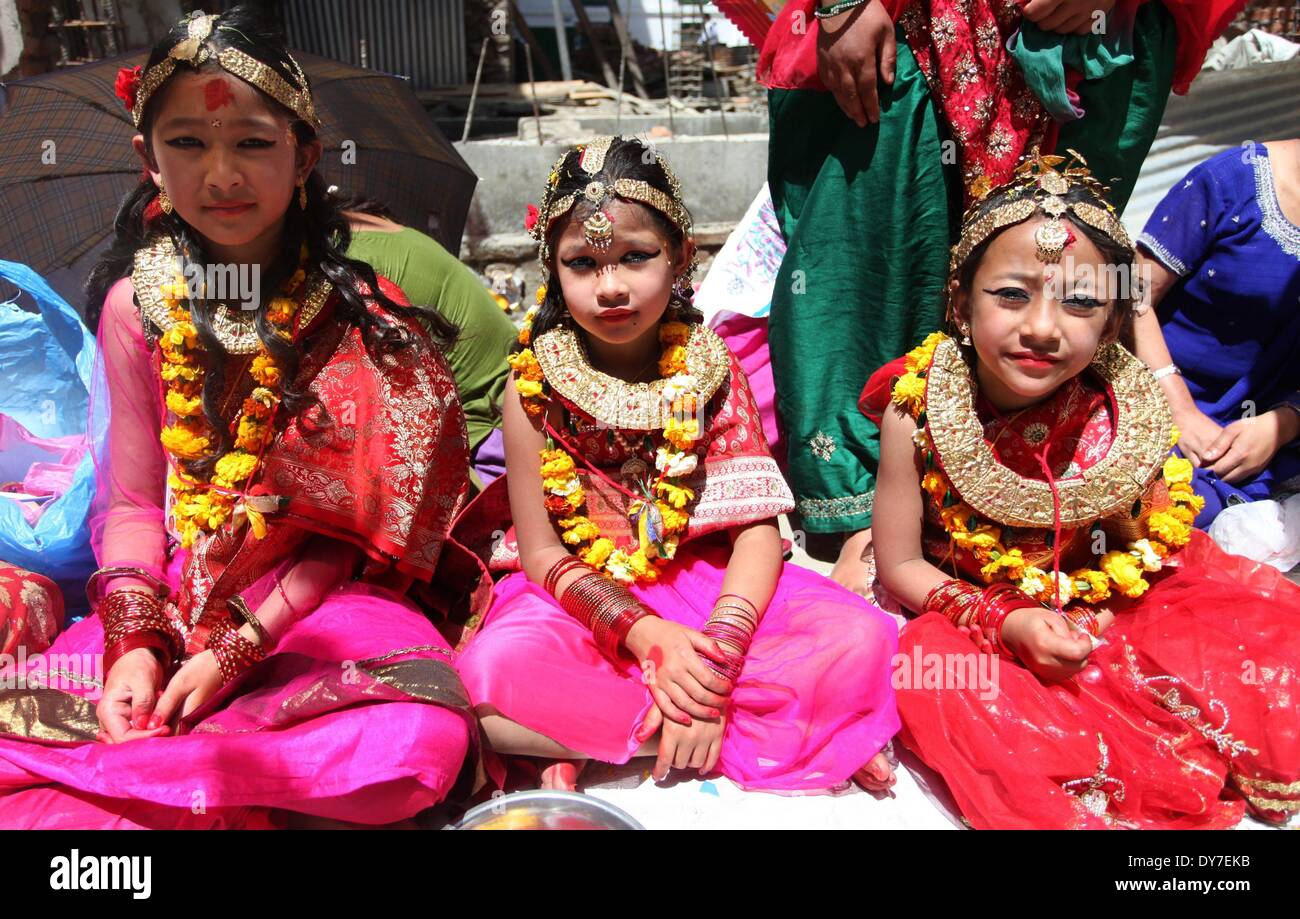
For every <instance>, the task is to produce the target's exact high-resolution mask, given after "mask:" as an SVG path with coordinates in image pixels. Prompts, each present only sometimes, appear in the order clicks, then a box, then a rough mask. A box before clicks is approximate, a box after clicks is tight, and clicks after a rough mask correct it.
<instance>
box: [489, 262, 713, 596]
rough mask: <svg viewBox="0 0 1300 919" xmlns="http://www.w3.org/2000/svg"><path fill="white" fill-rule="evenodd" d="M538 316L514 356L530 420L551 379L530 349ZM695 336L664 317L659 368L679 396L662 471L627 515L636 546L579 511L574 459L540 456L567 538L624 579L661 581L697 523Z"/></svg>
mask: <svg viewBox="0 0 1300 919" xmlns="http://www.w3.org/2000/svg"><path fill="white" fill-rule="evenodd" d="M545 295H546V293H545V288H544V287H543V288H539V289H538V293H537V299H538V302H539V303H540V302H541V301H542V299H543V298H544V297H545ZM536 315H537V309H532V310H530V311H529V312H528V314H527V315H526V316H525V317H524V322H523V325H522V327H521V328H520V331H519V343H520V344H521V345H523V346H524V347H523V349H522V350H520V351H518V352H516V353H515V354H512V355H510V357H509V358H508V360H509V363H510V367H511V369H513V370H514V372H515V390H516V391H517V392H518V393H519V396H520V399H521V401H522V402H523V406H524V410H525V411H526V412H528V414H529V416H531V417H538V416H540V415H542V414H543V413H544V412H545V411H546V405H547V402H548V401H549V397H548V395H547V392H546V386H545V381H546V377H545V375H544V374H543V373H542V368H541V365H539V364H538V363H537V357H536V355H534V354H533V352H532V350H531V349H530V348H529V347H528V345H529V344H531V342H532V328H533V320H534V318H535V317H536ZM690 335H691V329H690V326H688V325H686V324H685V323H682V322H665V323H663V324H662V325H661V326H660V327H659V343H660V345H661V346H662V348H663V350H662V353H661V355H660V358H659V372H660V374H661V375H662V376H665V377H667V378H668V382H669V388H670V389H671V390H672V391H674V392H676V393H677V395H676V397H675V398H674V399H673V401H672V404H671V410H670V417H669V420H668V422H667V424H666V425H665V426H664V431H663V439H664V441H665V443H664V444H662V445H661V446H660V447H659V449H658V450H657V451H656V455H655V468H656V469H657V470H659V476H658V478H657V479H655V481H654V482H653V484H651V483H646V485H645V491H646V497H645V498H643V499H638V500H635V501H633V502H632V504H631V505H630V507H629V508H628V515H629V517H631V519H632V520H633V522H634V523H635V525H636V528H637V545H636V546H635V547H633V546H631V545H629V546H624V547H620V546H618V545H616V544H615V543H614V541H613V540H612V539H610V538H608V537H606V536H602V535H601V530H600V527H599V526H597V525H596V524H595V523H594V522H593V521H592V520H591V519H590V518H589V517H586V516H585V515H583V514H582V513H580V511H581V509H582V506H583V504H585V503H586V494H585V493H584V492H583V490H582V486H581V484H580V480H579V478H578V469H577V464H576V463H575V462H574V459H573V457H572V456H570V455H569V454H568V453H567V452H566V451H565V450H563V449H560V448H557V447H555V446H553V445H548V447H547V448H546V449H545V450H542V451H541V454H540V457H541V461H542V466H541V473H542V488H543V490H544V491H545V493H546V508H547V511H548V512H549V513H550V514H551V517H552V519H553V520H554V521H555V522H556V525H557V526H558V527H559V528H560V531H561V533H560V538H561V539H562V540H563V541H564V543H565V544H566V545H569V546H572V547H573V551H574V554H575V555H577V556H578V557H579V558H581V559H582V560H583V561H584V562H586V563H587V564H588V565H591V566H592V567H593V568H595V569H596V570H598V571H601V572H603V573H605V574H606V575H608V576H609V577H611V578H613V579H614V580H616V581H619V582H620V583H624V584H632V583H637V582H649V581H653V580H655V578H657V577H658V576H659V567H660V566H662V565H663V564H665V563H666V562H668V561H669V560H670V559H672V557H673V555H674V554H675V553H676V551H677V542H678V539H679V538H680V536H681V534H682V533H684V532H685V531H686V527H687V526H688V524H689V523H690V519H691V518H690V512H689V511H688V510H687V506H688V505H689V504H690V502H691V501H694V500H695V492H694V491H693V490H692V489H690V488H688V487H687V486H686V485H685V479H686V477H687V476H689V475H690V474H691V472H693V471H694V469H695V466H696V463H697V457H696V456H695V454H694V453H693V452H691V451H692V449H693V448H694V446H695V444H696V442H697V441H698V440H699V439H700V437H701V436H702V432H701V430H700V423H699V421H698V419H697V418H696V417H695V414H696V411H697V410H698V404H697V401H696V398H695V396H694V394H693V392H692V389H693V388H694V379H693V378H692V377H691V376H690V375H689V373H688V372H687V365H686V343H687V341H689V340H690Z"/></svg>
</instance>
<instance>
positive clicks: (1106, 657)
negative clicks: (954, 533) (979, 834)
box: [896, 531, 1300, 829]
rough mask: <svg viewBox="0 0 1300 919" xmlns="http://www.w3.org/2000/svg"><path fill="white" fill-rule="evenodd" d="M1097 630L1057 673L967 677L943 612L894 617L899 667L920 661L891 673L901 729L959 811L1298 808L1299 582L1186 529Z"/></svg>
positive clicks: (1085, 813) (1048, 816)
mask: <svg viewBox="0 0 1300 919" xmlns="http://www.w3.org/2000/svg"><path fill="white" fill-rule="evenodd" d="M1104 637H1105V640H1106V644H1104V645H1103V646H1102V647H1100V648H1098V649H1097V650H1096V651H1095V652H1093V654H1092V657H1091V659H1090V663H1089V666H1088V667H1087V669H1085V670H1084V671H1083V672H1082V673H1080V674H1078V675H1076V676H1074V677H1072V678H1071V679H1069V680H1066V681H1064V682H1061V683H1056V684H1051V685H1048V684H1044V683H1043V682H1042V681H1041V680H1039V678H1038V677H1036V676H1035V675H1034V674H1033V673H1031V672H1030V671H1029V670H1027V669H1025V668H1024V667H1022V666H1020V665H1019V664H1018V663H1016V662H1013V661H1007V660H999V661H998V665H997V668H996V670H995V671H993V672H992V673H991V674H989V675H991V676H993V679H992V680H985V681H983V682H982V683H981V682H977V681H973V680H971V679H970V678H969V677H970V675H971V674H972V673H974V672H975V671H974V670H973V669H972V668H971V667H969V665H968V663H967V659H968V658H969V657H970V656H971V655H972V654H973V653H975V652H974V649H973V646H972V645H971V643H970V641H969V639H967V638H966V637H965V636H964V635H962V634H961V633H959V632H958V631H957V630H956V628H954V627H953V626H952V625H951V624H950V623H949V622H948V621H947V620H946V619H944V618H943V617H941V616H939V615H937V614H929V615H925V616H922V617H920V618H919V619H917V620H915V621H914V622H911V623H909V624H908V625H907V626H906V628H904V629H903V632H902V635H901V637H900V642H899V645H900V647H899V652H900V655H901V657H900V660H901V661H902V662H903V663H904V667H905V668H907V669H908V671H909V674H910V673H915V672H917V671H918V668H920V667H921V666H922V665H924V664H930V665H932V671H933V672H931V673H929V674H926V678H925V679H903V680H899V679H898V678H897V673H896V685H898V684H899V683H900V682H901V683H902V684H903V685H902V686H901V687H900V688H899V693H898V707H899V711H900V714H901V716H902V720H903V731H902V739H903V742H904V743H905V744H907V746H909V747H910V748H912V749H913V750H914V751H916V753H917V754H918V755H919V756H920V757H921V758H922V759H923V760H924V761H925V762H926V763H927V764H928V765H929V766H931V767H932V768H933V769H935V770H936V771H937V772H939V773H940V774H941V775H942V776H943V778H944V779H945V781H946V782H947V783H948V786H949V787H950V788H951V790H952V793H953V796H954V798H955V799H956V801H957V804H958V806H959V807H960V808H961V811H962V814H963V816H964V817H965V819H966V821H967V822H969V823H970V825H972V826H974V827H976V828H999V829H1010V828H1024V829H1028V828H1064V827H1164V828H1193V827H1203V828H1214V827H1226V826H1232V825H1234V824H1236V823H1237V822H1238V821H1239V820H1240V819H1241V817H1242V815H1243V813H1244V812H1245V810H1246V809H1247V808H1249V809H1250V810H1251V811H1252V813H1254V814H1255V815H1256V816H1258V817H1259V818H1261V819H1263V820H1266V821H1269V822H1281V821H1284V820H1286V819H1287V818H1288V817H1289V816H1290V815H1291V814H1294V813H1295V812H1296V811H1298V810H1300V781H1298V779H1300V695H1298V691H1300V682H1298V680H1300V673H1298V672H1297V671H1298V669H1300V588H1298V587H1296V585H1294V584H1291V583H1290V582H1288V581H1287V580H1286V579H1285V578H1284V577H1282V576H1281V575H1280V574H1278V573H1277V572H1276V571H1275V570H1274V569H1272V568H1269V567H1267V566H1264V565H1258V564H1256V563H1254V562H1251V561H1249V560H1247V559H1244V558H1240V557H1238V556H1232V555H1227V554H1226V553H1224V552H1223V551H1221V550H1220V549H1218V547H1216V546H1215V545H1214V543H1213V542H1212V541H1211V540H1210V539H1209V537H1207V536H1205V535H1204V534H1203V533H1201V532H1199V531H1198V532H1194V533H1193V539H1192V542H1191V543H1190V544H1189V545H1188V546H1187V547H1185V548H1184V549H1183V550H1182V551H1181V552H1180V553H1178V555H1177V557H1176V560H1175V561H1174V562H1172V563H1171V565H1170V570H1168V571H1167V573H1165V574H1164V575H1163V576H1162V577H1161V578H1160V579H1159V580H1158V582H1157V583H1155V584H1154V585H1153V586H1152V588H1151V589H1150V590H1149V591H1148V592H1147V593H1146V594H1145V595H1144V596H1143V597H1142V598H1141V600H1139V601H1137V603H1136V604H1135V605H1134V606H1133V607H1132V608H1131V609H1128V610H1126V611H1124V612H1122V613H1120V614H1119V618H1118V619H1117V621H1116V622H1115V624H1114V625H1112V626H1111V628H1110V629H1109V630H1108V631H1107V632H1106V634H1105V636H1104ZM930 655H937V656H933V657H932V656H930ZM985 663H986V664H987V662H985ZM985 672H986V673H987V672H988V671H987V670H986V671H985Z"/></svg>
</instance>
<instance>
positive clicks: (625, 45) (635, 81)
mask: <svg viewBox="0 0 1300 919" xmlns="http://www.w3.org/2000/svg"><path fill="white" fill-rule="evenodd" d="M511 2H513V0H511ZM606 2H607V3H608V4H609V18H610V19H612V20H613V21H614V31H615V32H617V33H618V43H619V45H620V47H621V49H622V54H623V59H624V60H626V61H627V69H628V70H630V71H631V72H632V85H633V86H634V87H635V88H636V94H637V95H638V96H640V97H641V98H642V99H645V98H647V97H648V96H649V95H650V94H649V93H647V92H646V91H645V79H644V78H643V77H642V76H641V65H640V64H639V63H637V59H636V48H634V47H633V46H632V38H631V36H629V35H628V32H627V20H626V19H624V18H623V13H622V11H621V10H619V8H618V0H606Z"/></svg>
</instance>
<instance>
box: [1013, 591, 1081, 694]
mask: <svg viewBox="0 0 1300 919" xmlns="http://www.w3.org/2000/svg"><path fill="white" fill-rule="evenodd" d="M1002 642H1003V644H1005V645H1006V646H1007V647H1008V648H1009V649H1011V652H1012V653H1013V654H1015V655H1016V657H1018V658H1020V660H1021V662H1022V663H1024V665H1025V666H1026V667H1028V668H1029V669H1030V670H1032V671H1033V672H1034V673H1035V674H1036V675H1037V676H1038V677H1039V678H1040V679H1042V680H1044V681H1046V682H1049V683H1054V682H1056V681H1058V680H1064V679H1066V678H1067V677H1071V676H1074V674H1076V673H1078V672H1079V671H1080V670H1082V669H1083V668H1084V667H1087V666H1088V655H1089V654H1091V653H1092V642H1091V641H1089V640H1088V636H1087V635H1083V634H1081V633H1079V632H1075V631H1074V630H1073V629H1071V628H1070V625H1069V623H1067V622H1066V621H1065V620H1064V619H1062V618H1061V617H1060V616H1058V615H1057V614H1056V613H1054V612H1052V611H1051V610H1049V609H1044V608H1043V607H1041V606H1026V607H1022V608H1021V609H1018V610H1013V611H1012V612H1011V613H1010V614H1009V615H1008V616H1007V618H1006V619H1004V620H1003V621H1002Z"/></svg>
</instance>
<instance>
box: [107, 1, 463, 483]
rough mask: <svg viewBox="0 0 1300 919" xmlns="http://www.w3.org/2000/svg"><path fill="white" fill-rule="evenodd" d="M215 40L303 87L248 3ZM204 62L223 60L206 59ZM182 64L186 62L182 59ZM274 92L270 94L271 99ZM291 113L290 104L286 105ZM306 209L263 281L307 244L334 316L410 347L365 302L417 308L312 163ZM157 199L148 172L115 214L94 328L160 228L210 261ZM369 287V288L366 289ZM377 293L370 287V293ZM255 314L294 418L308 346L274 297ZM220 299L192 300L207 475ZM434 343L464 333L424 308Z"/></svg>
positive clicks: (216, 391) (149, 124)
mask: <svg viewBox="0 0 1300 919" xmlns="http://www.w3.org/2000/svg"><path fill="white" fill-rule="evenodd" d="M188 24H189V20H188V19H182V20H181V21H180V22H178V23H176V24H175V25H174V26H173V27H172V29H171V31H170V32H169V33H168V34H167V36H166V37H165V38H163V39H162V41H160V42H158V44H156V45H154V47H153V50H152V51H151V52H150V54H149V59H148V61H147V62H146V64H145V67H144V72H146V73H147V72H148V71H149V70H150V69H151V68H152V67H154V65H156V64H158V63H159V62H160V61H162V60H163V59H164V58H166V57H167V54H168V52H169V51H170V50H171V49H172V48H173V47H174V46H175V45H176V43H177V42H180V41H182V40H184V39H185V38H186V35H187V29H188ZM208 44H209V45H211V46H212V47H213V48H214V50H217V51H220V50H222V49H224V48H235V49H237V50H239V51H242V52H244V53H245V54H247V55H249V56H250V57H252V58H254V59H255V60H257V61H259V62H261V63H262V64H265V65H266V66H268V67H270V68H272V69H273V70H274V71H275V72H276V73H277V74H279V75H280V77H282V78H283V79H284V80H285V81H286V82H287V83H288V84H289V85H290V86H292V87H294V88H295V89H302V88H305V87H303V86H301V81H300V79H299V77H298V73H297V71H296V70H295V69H294V67H293V66H292V64H291V63H290V62H289V56H288V51H287V49H286V42H285V37H284V33H283V32H282V31H281V29H280V26H279V23H278V22H277V21H276V20H275V19H273V18H271V17H269V16H267V15H266V14H264V13H262V12H261V11H259V10H257V9H256V8H254V7H252V6H248V5H240V6H235V7H232V8H231V9H230V10H229V11H227V12H226V13H224V14H223V15H222V16H221V17H220V18H219V19H218V20H217V21H216V23H215V24H214V28H213V30H212V32H211V34H210V35H209V37H208ZM203 66H204V67H219V65H217V64H215V63H208V64H205V65H203ZM178 68H179V65H178ZM165 91H166V83H164V84H163V86H162V87H160V88H159V89H157V90H156V91H155V92H154V94H153V95H152V96H151V97H150V98H149V101H148V102H147V103H146V105H145V109H144V113H143V118H142V119H141V124H140V133H141V134H143V135H144V142H145V146H146V149H148V150H149V152H150V155H151V156H152V153H153V149H152V141H151V137H150V135H151V131H152V128H153V124H154V121H155V119H156V117H157V113H158V105H157V104H156V103H157V100H158V99H159V98H160V96H161V94H162V93H164V92H165ZM267 98H270V97H269V96H268V97H267ZM284 111H286V112H287V111H289V110H288V109H284ZM290 114H291V115H292V119H293V120H292V123H291V130H292V131H293V134H294V137H295V139H296V140H297V142H298V144H299V145H300V146H301V145H302V144H306V143H310V142H312V141H314V140H315V139H316V136H317V135H316V131H315V129H314V128H313V127H312V126H311V125H310V124H308V123H307V122H306V121H304V120H302V119H301V118H299V117H298V116H297V115H296V114H294V113H292V112H290ZM306 189H307V207H306V209H303V208H300V207H298V205H297V203H296V202H294V203H291V204H290V206H289V208H288V209H287V210H286V212H285V215H284V230H283V233H282V234H281V240H280V251H279V253H278V254H277V255H276V258H275V261H274V263H273V264H272V265H271V267H270V269H269V270H268V271H267V272H265V273H264V274H263V276H262V278H261V285H262V289H263V290H278V289H279V288H280V286H281V285H282V284H283V283H284V282H285V281H286V280H287V279H288V278H289V277H290V276H291V275H292V274H293V273H294V272H295V271H296V270H297V268H298V260H299V253H300V251H301V248H302V246H303V245H304V244H305V245H306V247H307V262H308V265H309V266H311V267H314V268H318V269H319V270H320V271H321V272H323V273H324V274H325V276H326V277H327V278H329V280H330V281H331V282H332V283H333V285H334V288H335V290H336V291H337V292H338V294H339V298H338V300H337V302H336V306H335V309H334V315H335V316H336V317H337V318H338V319H339V320H341V321H343V322H346V323H348V324H350V325H352V326H355V327H356V328H358V329H360V330H361V332H362V334H363V336H364V339H365V342H366V347H367V348H368V349H369V350H370V351H371V353H372V355H375V356H378V355H380V354H383V353H391V352H393V351H397V350H400V349H403V348H406V347H410V346H412V345H413V344H415V342H416V341H417V340H416V339H414V338H412V337H411V336H409V335H408V334H407V332H406V330H405V329H403V328H402V327H401V326H400V325H398V324H395V323H393V322H389V321H388V320H387V319H385V318H384V317H383V316H382V315H376V314H375V313H372V312H371V311H370V310H369V309H368V308H367V307H366V302H365V301H366V299H367V298H369V299H372V300H374V301H375V302H377V303H378V304H379V305H380V306H381V307H382V308H383V310H385V311H387V312H389V313H392V314H394V315H399V316H410V317H412V318H414V317H415V315H416V313H415V311H414V310H411V309H408V308H406V307H403V306H400V305H398V304H397V303H395V302H393V301H392V300H391V299H390V298H389V297H387V296H386V295H385V294H384V293H383V292H382V291H381V290H380V289H379V283H378V280H377V279H376V277H375V271H374V269H373V268H371V267H370V266H369V265H368V264H366V263H365V262H361V261H357V260H356V259H351V258H348V257H347V256H346V255H345V254H344V253H345V252H346V250H347V248H348V245H349V244H350V243H351V240H352V234H351V231H350V229H349V227H348V221H347V218H346V217H344V216H343V213H342V211H341V209H340V208H339V207H338V205H337V204H336V203H334V202H333V201H332V200H331V199H330V197H329V196H328V195H327V194H326V193H325V182H324V180H323V179H322V178H321V175H320V173H319V172H318V171H317V170H315V169H313V170H312V172H311V175H309V176H308V178H307V182H306ZM157 197H158V188H157V186H156V185H154V183H153V181H152V180H151V179H150V178H149V176H148V173H147V172H146V173H145V174H144V175H143V176H142V178H141V181H140V184H139V185H138V186H136V188H134V189H133V190H132V191H131V192H130V193H129V194H128V195H127V196H126V197H125V198H124V199H123V201H122V203H121V205H120V206H119V207H118V211H117V217H116V218H115V220H114V222H113V229H114V233H115V236H114V239H113V243H112V245H111V246H110V247H109V249H108V250H107V251H105V253H104V254H103V255H102V256H100V258H99V260H98V261H97V262H96V264H95V267H94V268H93V269H92V270H91V272H90V275H89V277H88V278H87V279H86V284H85V288H84V290H85V294H86V316H87V322H88V324H89V325H90V326H91V328H95V327H96V326H97V325H98V322H99V316H100V313H101V312H102V310H103V304H104V300H105V298H106V297H107V295H108V291H109V288H111V287H112V286H113V284H114V283H116V282H117V281H118V280H119V279H120V278H123V277H125V276H127V275H128V274H130V273H131V269H132V264H133V261H134V257H135V252H136V250H137V249H139V248H141V247H142V246H144V245H145V244H146V241H147V240H148V239H149V238H151V237H155V236H157V235H166V236H169V237H170V238H171V240H172V242H173V243H174V244H175V247H176V251H177V253H178V254H180V257H181V258H182V260H183V263H184V264H183V265H182V268H183V270H184V269H187V268H189V266H191V265H194V266H198V267H200V268H201V267H202V266H203V265H205V264H206V253H205V249H204V245H203V238H202V237H201V236H200V235H199V234H198V233H197V232H195V230H194V229H193V228H192V227H190V226H189V225H188V224H187V223H185V221H184V220H183V219H182V218H181V216H180V214H178V213H176V212H175V211H173V212H172V213H171V214H162V213H161V211H160V210H159V209H158V208H157V207H154V208H152V209H151V210H150V214H149V217H148V219H146V209H149V208H150V205H151V204H153V203H154V202H155V201H156V200H157ZM362 285H364V288H363V287H362ZM363 289H365V290H368V291H369V293H366V294H363V293H362V290H363ZM261 301H262V302H260V303H259V305H258V308H257V312H256V317H255V318H256V329H257V334H258V337H259V338H260V339H261V341H262V343H263V344H264V345H265V346H266V348H267V350H268V351H269V352H270V353H271V355H272V356H273V357H274V358H275V360H276V363H277V364H279V365H280V366H281V367H282V368H284V377H283V378H284V384H283V391H282V399H283V402H284V406H285V410H286V412H287V413H288V414H289V415H297V414H299V413H301V412H303V411H304V410H306V409H307V408H309V407H311V406H313V405H317V404H318V402H317V400H316V399H315V398H313V397H312V396H311V395H310V394H309V393H308V392H306V390H305V389H303V388H299V387H297V386H295V385H294V382H293V381H294V379H295V377H296V376H297V371H298V366H299V361H300V358H301V356H302V353H303V350H304V349H305V348H307V347H309V346H308V345H307V344H306V343H302V344H299V345H297V346H295V345H292V344H289V343H287V342H285V341H283V340H281V339H280V338H279V337H278V336H277V335H275V334H273V333H272V331H271V329H270V327H269V326H268V325H267V322H266V316H265V311H266V307H267V305H268V301H269V298H261ZM215 308H216V304H215V302H213V301H209V300H203V299H199V300H191V301H190V313H191V315H192V317H193V320H194V325H195V328H196V329H197V330H198V336H199V342H200V343H201V344H202V346H203V348H204V349H205V350H206V352H207V354H208V368H207V374H206V377H205V381H204V385H203V413H204V415H205V416H206V418H207V420H208V423H209V425H210V426H211V427H212V430H213V431H214V432H215V433H216V436H217V437H218V438H219V442H218V443H217V444H216V445H215V446H216V450H215V452H214V453H213V454H212V455H210V456H208V457H206V458H204V459H201V460H194V461H190V462H189V463H188V464H187V465H188V468H189V471H190V472H191V473H192V474H200V475H206V474H209V473H210V472H211V466H212V465H213V464H214V463H215V462H216V459H217V457H219V456H220V455H221V454H222V453H224V452H226V450H228V449H229V447H230V441H231V437H230V433H229V429H228V423H227V420H226V419H223V418H222V417H221V415H220V412H219V405H218V403H219V400H220V398H221V396H222V393H223V390H224V388H225V385H226V379H225V376H226V374H225V365H226V363H227V361H226V358H227V357H228V354H227V352H226V349H225V348H224V347H223V346H222V344H221V342H220V341H218V340H217V337H216V334H215V332H214V330H213V325H212V316H213V310H214V309H215ZM424 318H425V319H426V320H427V322H428V326H427V327H428V328H429V329H430V331H431V334H432V338H433V343H434V344H435V345H436V346H438V347H440V348H443V349H446V348H448V347H450V345H451V344H452V342H454V341H455V339H456V335H457V334H458V330H457V328H456V326H455V325H453V324H452V323H450V322H448V321H447V320H446V319H445V318H444V317H443V316H441V315H440V314H438V313H437V312H436V311H435V310H428V311H425V314H424Z"/></svg>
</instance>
